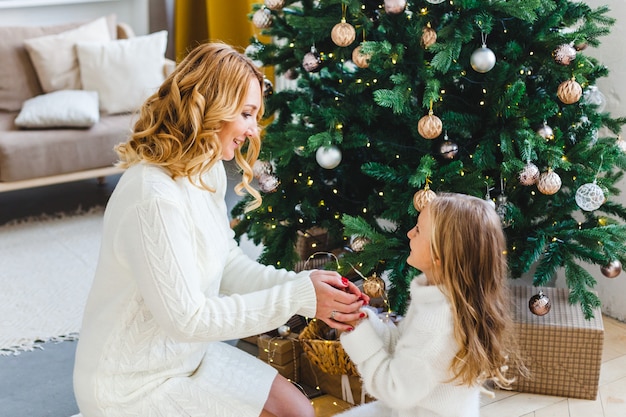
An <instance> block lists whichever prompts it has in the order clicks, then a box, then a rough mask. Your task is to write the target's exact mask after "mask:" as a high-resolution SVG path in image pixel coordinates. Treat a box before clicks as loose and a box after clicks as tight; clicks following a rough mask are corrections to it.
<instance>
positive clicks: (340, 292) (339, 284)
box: [310, 270, 370, 331]
mask: <svg viewBox="0 0 626 417" xmlns="http://www.w3.org/2000/svg"><path fill="white" fill-rule="evenodd" d="M310 277H311V281H312V282H313V287H314V288H315V297H316V298H317V310H316V312H315V317H316V318H318V319H320V320H322V321H323V322H324V323H326V324H328V325H329V326H330V327H332V328H335V329H338V330H343V331H349V330H352V329H353V325H351V324H346V323H354V322H356V321H358V320H359V319H361V318H363V315H364V314H365V313H363V312H361V311H359V309H360V308H361V307H363V306H364V305H367V304H369V301H370V300H369V297H368V296H367V295H365V294H363V293H362V292H361V291H360V290H359V289H358V287H357V286H356V285H354V283H352V282H350V280H348V279H347V278H344V277H342V276H341V275H339V274H338V273H337V272H335V271H323V270H315V271H313V272H311V275H310Z"/></svg>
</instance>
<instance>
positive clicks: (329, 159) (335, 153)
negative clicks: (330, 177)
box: [315, 145, 341, 169]
mask: <svg viewBox="0 0 626 417" xmlns="http://www.w3.org/2000/svg"><path fill="white" fill-rule="evenodd" d="M315 160H316V161H317V163H318V164H320V166H321V167H322V168H326V169H333V168H336V167H337V166H338V165H339V163H341V151H340V150H339V148H338V147H336V146H335V145H331V146H328V147H325V146H320V147H319V148H318V150H317V152H316V153H315Z"/></svg>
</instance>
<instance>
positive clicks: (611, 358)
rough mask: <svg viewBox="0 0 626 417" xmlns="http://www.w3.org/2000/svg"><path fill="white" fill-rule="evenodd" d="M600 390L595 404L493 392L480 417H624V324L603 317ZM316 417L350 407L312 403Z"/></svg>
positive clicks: (321, 399) (330, 400)
mask: <svg viewBox="0 0 626 417" xmlns="http://www.w3.org/2000/svg"><path fill="white" fill-rule="evenodd" d="M603 321H604V349H603V352H602V367H601V370H600V384H599V385H600V387H599V390H598V397H597V398H596V400H595V401H590V400H580V399H572V398H563V397H551V396H547V395H536V394H526V393H519V392H509V391H496V397H495V398H493V399H491V398H487V397H483V405H482V407H481V410H480V415H481V417H625V416H626V323H622V322H619V321H617V320H615V319H612V318H610V317H607V316H604V317H603ZM313 405H314V407H315V411H316V416H317V417H331V416H334V415H335V414H338V413H339V412H340V411H341V410H343V409H345V408H347V407H348V406H349V404H347V403H345V402H343V401H341V400H339V399H336V398H334V397H330V396H322V397H319V398H316V399H314V400H313Z"/></svg>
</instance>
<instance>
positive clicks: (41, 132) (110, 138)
mask: <svg viewBox="0 0 626 417" xmlns="http://www.w3.org/2000/svg"><path fill="white" fill-rule="evenodd" d="M100 20H102V18H101V19H100ZM83 25H85V22H76V23H69V24H64V25H55V26H39V27H34V26H33V27H31V26H28V27H25V26H24V27H0V192H5V191H11V190H17V189H23V188H31V187H38V186H44V185H50V184H56V183H62V182H70V181H76V180H82V179H88V178H98V179H99V180H102V179H103V178H104V177H106V176H108V175H113V174H117V173H119V172H121V170H120V169H119V168H116V167H114V166H113V164H114V162H115V161H116V155H115V153H114V151H113V147H114V145H115V144H117V143H119V142H122V141H124V140H125V139H126V138H128V135H129V133H130V131H131V129H132V124H133V118H134V115H133V111H123V112H120V111H116V112H107V111H103V108H102V106H103V105H102V98H103V94H101V93H99V95H98V96H96V97H99V98H100V100H101V102H100V109H96V115H99V117H98V118H97V121H96V122H95V123H94V124H93V125H91V126H89V127H75V126H73V127H66V126H62V124H61V125H60V126H51V127H50V126H46V127H43V128H24V126H22V125H20V126H18V125H17V124H16V117H17V116H18V115H19V114H20V111H21V110H22V107H23V105H24V103H26V102H27V100H29V99H31V98H33V97H40V96H42V95H46V94H47V92H46V91H45V90H44V89H43V87H42V83H41V81H40V79H41V63H40V62H39V65H40V66H37V65H35V64H34V63H35V62H36V61H34V58H33V57H34V55H33V52H31V50H30V49H28V50H27V48H26V47H25V41H26V40H28V39H43V40H47V41H50V42H52V45H54V47H53V48H52V50H50V55H48V53H46V52H45V51H44V53H43V54H42V59H43V60H44V61H45V60H46V59H60V58H61V55H62V52H63V51H62V48H61V46H63V45H65V44H64V43H63V42H66V43H67V41H66V40H65V38H63V36H65V34H66V33H74V32H73V31H74V30H75V29H77V28H80V27H83ZM106 25H107V30H108V34H109V35H110V37H111V40H121V39H138V38H144V37H135V36H134V33H133V31H132V29H131V28H130V27H129V26H128V25H125V24H123V23H118V22H116V19H115V16H107V17H106ZM68 31H69V32H68ZM59 34H61V36H62V38H60V39H61V40H58V39H56V38H55V36H57V35H59ZM165 36H166V35H165ZM48 38H50V39H48ZM146 38H147V36H146ZM122 43H123V42H122ZM153 43H154V42H153ZM37 45H38V44H35V46H37ZM98 45H99V44H98ZM111 45H113V44H111ZM159 47H160V46H159ZM66 49H67V48H66ZM144 49H145V48H144ZM67 51H70V50H69V49H67ZM67 51H66V53H67ZM164 52H165V51H164V49H163V53H164ZM55 54H56V55H55ZM59 54H60V55H59ZM116 59H117V58H116ZM75 60H76V59H75ZM109 64H111V62H109ZM112 64H113V65H114V67H113V68H115V65H116V62H115V61H113V63H112ZM123 64H124V63H120V65H121V66H123ZM98 65H102V64H98ZM146 65H147V64H146ZM173 66H174V63H173V62H172V61H170V60H167V59H165V58H164V57H162V61H161V66H160V68H159V71H160V72H161V77H164V76H165V75H166V74H167V73H168V72H169V71H171V70H172V68H173ZM109 71H110V70H109ZM82 75H83V74H81V75H80V76H82ZM122 81H124V80H122ZM83 82H84V80H83ZM129 82H130V81H129ZM122 84H123V83H122ZM130 85H131V86H132V83H131V84H130ZM52 88H54V86H53V87H52ZM124 88H125V87H124V86H123V85H121V86H120V89H124ZM48 90H50V86H48ZM113 93H115V90H113ZM123 93H125V92H123ZM108 99H109V100H111V99H114V98H110V97H109V98H108ZM97 100H98V98H96V101H97ZM108 105H109V106H110V103H109V104H108ZM118 110H119V109H118Z"/></svg>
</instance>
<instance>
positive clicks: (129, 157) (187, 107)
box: [115, 43, 264, 210]
mask: <svg viewBox="0 0 626 417" xmlns="http://www.w3.org/2000/svg"><path fill="white" fill-rule="evenodd" d="M251 79H256V80H257V81H258V82H259V84H260V86H261V91H263V86H264V80H263V74H262V73H261V72H260V71H259V69H258V68H257V67H256V66H255V65H254V64H253V63H252V61H251V60H250V59H249V58H247V57H246V56H245V55H243V54H241V53H239V52H238V51H236V50H235V49H233V48H232V47H231V46H229V45H226V44H224V43H205V44H202V45H199V46H197V47H195V48H194V49H193V50H192V51H191V52H190V53H189V54H188V55H187V56H186V57H185V58H184V59H183V60H182V61H181V62H180V64H178V65H177V66H176V69H175V70H174V71H173V72H172V73H171V74H170V75H169V76H168V77H167V79H166V80H165V81H164V82H163V84H162V85H161V87H160V88H159V89H158V91H157V92H156V93H154V94H153V95H152V96H150V97H149V98H148V99H147V100H146V101H145V103H144V104H143V106H142V107H141V109H140V111H139V117H138V120H137V122H136V123H135V126H134V129H133V133H132V135H131V137H130V139H129V140H128V141H127V142H125V143H121V144H119V145H117V146H116V147H115V150H116V152H117V154H118V156H119V159H120V160H119V162H118V166H120V167H123V168H128V167H130V166H132V165H135V164H137V163H139V162H147V163H150V164H154V165H159V166H161V167H163V168H165V169H167V170H168V171H169V172H170V174H171V176H172V178H179V177H186V178H188V179H189V180H190V181H191V182H192V183H193V184H195V185H196V186H198V187H201V188H204V189H206V190H208V191H211V192H214V191H215V190H213V189H212V188H211V187H210V186H209V185H207V184H206V183H205V182H204V181H203V174H205V173H206V172H208V171H209V170H210V169H211V168H212V167H213V166H214V165H215V164H216V163H217V162H218V161H219V160H220V159H221V155H222V146H221V142H220V140H219V138H218V133H219V132H220V130H221V129H222V128H223V126H224V124H225V123H226V122H231V121H234V120H235V119H236V118H237V117H238V116H239V115H240V114H241V111H242V109H243V106H244V104H245V103H244V100H245V97H246V94H247V92H248V86H249V84H250V80H251ZM263 111H264V109H263V104H261V108H260V109H259V112H258V116H257V121H259V120H260V119H261V117H262V116H263ZM260 148H261V139H260V137H259V133H258V129H257V132H254V134H253V135H251V136H250V137H249V140H248V142H247V146H246V148H245V151H244V152H242V151H241V150H240V149H239V148H238V149H237V150H236V152H235V161H236V163H237V165H238V166H239V168H240V169H241V170H242V181H241V182H240V183H239V184H237V186H236V187H235V191H236V192H237V194H239V195H241V194H243V189H245V190H246V191H247V192H248V193H250V194H251V195H252V196H253V198H254V199H253V200H252V201H251V202H250V204H249V205H248V207H247V209H248V210H252V209H255V208H257V207H259V206H260V205H261V196H260V194H259V192H258V191H257V190H255V189H254V188H253V187H252V186H251V185H250V182H251V181H252V179H253V177H254V176H253V172H252V165H253V164H254V162H255V161H256V160H257V158H258V156H259V150H260Z"/></svg>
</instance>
